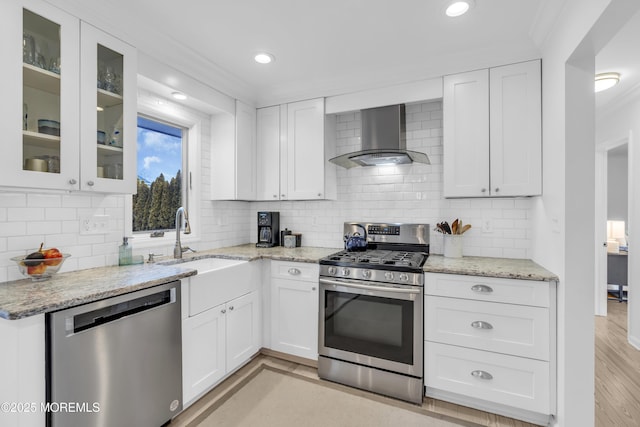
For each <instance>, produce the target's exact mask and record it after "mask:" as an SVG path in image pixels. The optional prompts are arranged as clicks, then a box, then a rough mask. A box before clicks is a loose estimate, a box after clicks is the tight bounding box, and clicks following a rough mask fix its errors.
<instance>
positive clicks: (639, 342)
mask: <svg viewBox="0 0 640 427" xmlns="http://www.w3.org/2000/svg"><path fill="white" fill-rule="evenodd" d="M627 339H628V341H629V344H631V345H632V346H633V347H635V349H636V350H640V339H638V338H636V337H632V336H629V337H628V338H627Z"/></svg>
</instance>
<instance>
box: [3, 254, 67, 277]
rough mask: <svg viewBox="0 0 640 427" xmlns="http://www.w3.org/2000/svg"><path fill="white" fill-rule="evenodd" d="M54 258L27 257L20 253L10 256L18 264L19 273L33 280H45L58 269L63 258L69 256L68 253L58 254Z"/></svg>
mask: <svg viewBox="0 0 640 427" xmlns="http://www.w3.org/2000/svg"><path fill="white" fill-rule="evenodd" d="M60 255H61V256H60V257H56V258H42V259H33V258H31V259H27V255H20V256H15V257H13V258H11V260H12V261H14V262H15V263H16V264H17V265H18V270H20V273H21V274H22V275H23V276H25V277H29V278H31V280H33V281H34V282H37V281H41V280H47V279H48V278H49V277H51V276H53V275H54V274H56V273H57V272H58V270H60V267H62V264H63V263H64V260H66V259H67V258H69V257H70V256H71V255H70V254H60Z"/></svg>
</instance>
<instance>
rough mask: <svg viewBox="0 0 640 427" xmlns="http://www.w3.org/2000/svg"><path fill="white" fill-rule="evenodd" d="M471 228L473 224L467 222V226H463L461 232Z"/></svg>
mask: <svg viewBox="0 0 640 427" xmlns="http://www.w3.org/2000/svg"><path fill="white" fill-rule="evenodd" d="M470 228H471V224H465V226H464V227H462V230H460V234H463V233H464V232H466V231H467V230H468V229H470Z"/></svg>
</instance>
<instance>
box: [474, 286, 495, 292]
mask: <svg viewBox="0 0 640 427" xmlns="http://www.w3.org/2000/svg"><path fill="white" fill-rule="evenodd" d="M471 290H472V291H473V292H479V293H483V292H485V293H490V292H493V288H492V287H491V286H487V285H473V286H472V287H471Z"/></svg>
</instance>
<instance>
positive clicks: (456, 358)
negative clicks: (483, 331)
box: [424, 341, 550, 414]
mask: <svg viewBox="0 0 640 427" xmlns="http://www.w3.org/2000/svg"><path fill="white" fill-rule="evenodd" d="M424 349H425V379H424V380H425V385H426V386H427V394H429V388H434V389H439V390H443V391H448V392H452V393H458V394H461V395H464V396H468V397H473V398H477V399H482V400H485V401H489V402H494V403H499V404H502V405H507V406H513V407H516V408H521V409H526V410H529V411H533V412H538V413H542V414H549V413H550V397H549V396H550V388H549V387H550V384H549V363H548V362H542V361H539V360H532V359H526V358H523V357H515V356H507V355H503V354H497V353H491V352H488V351H480V350H473V349H468V348H463V347H456V346H451V345H446V344H438V343H432V342H429V341H426V342H425V348H424Z"/></svg>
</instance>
